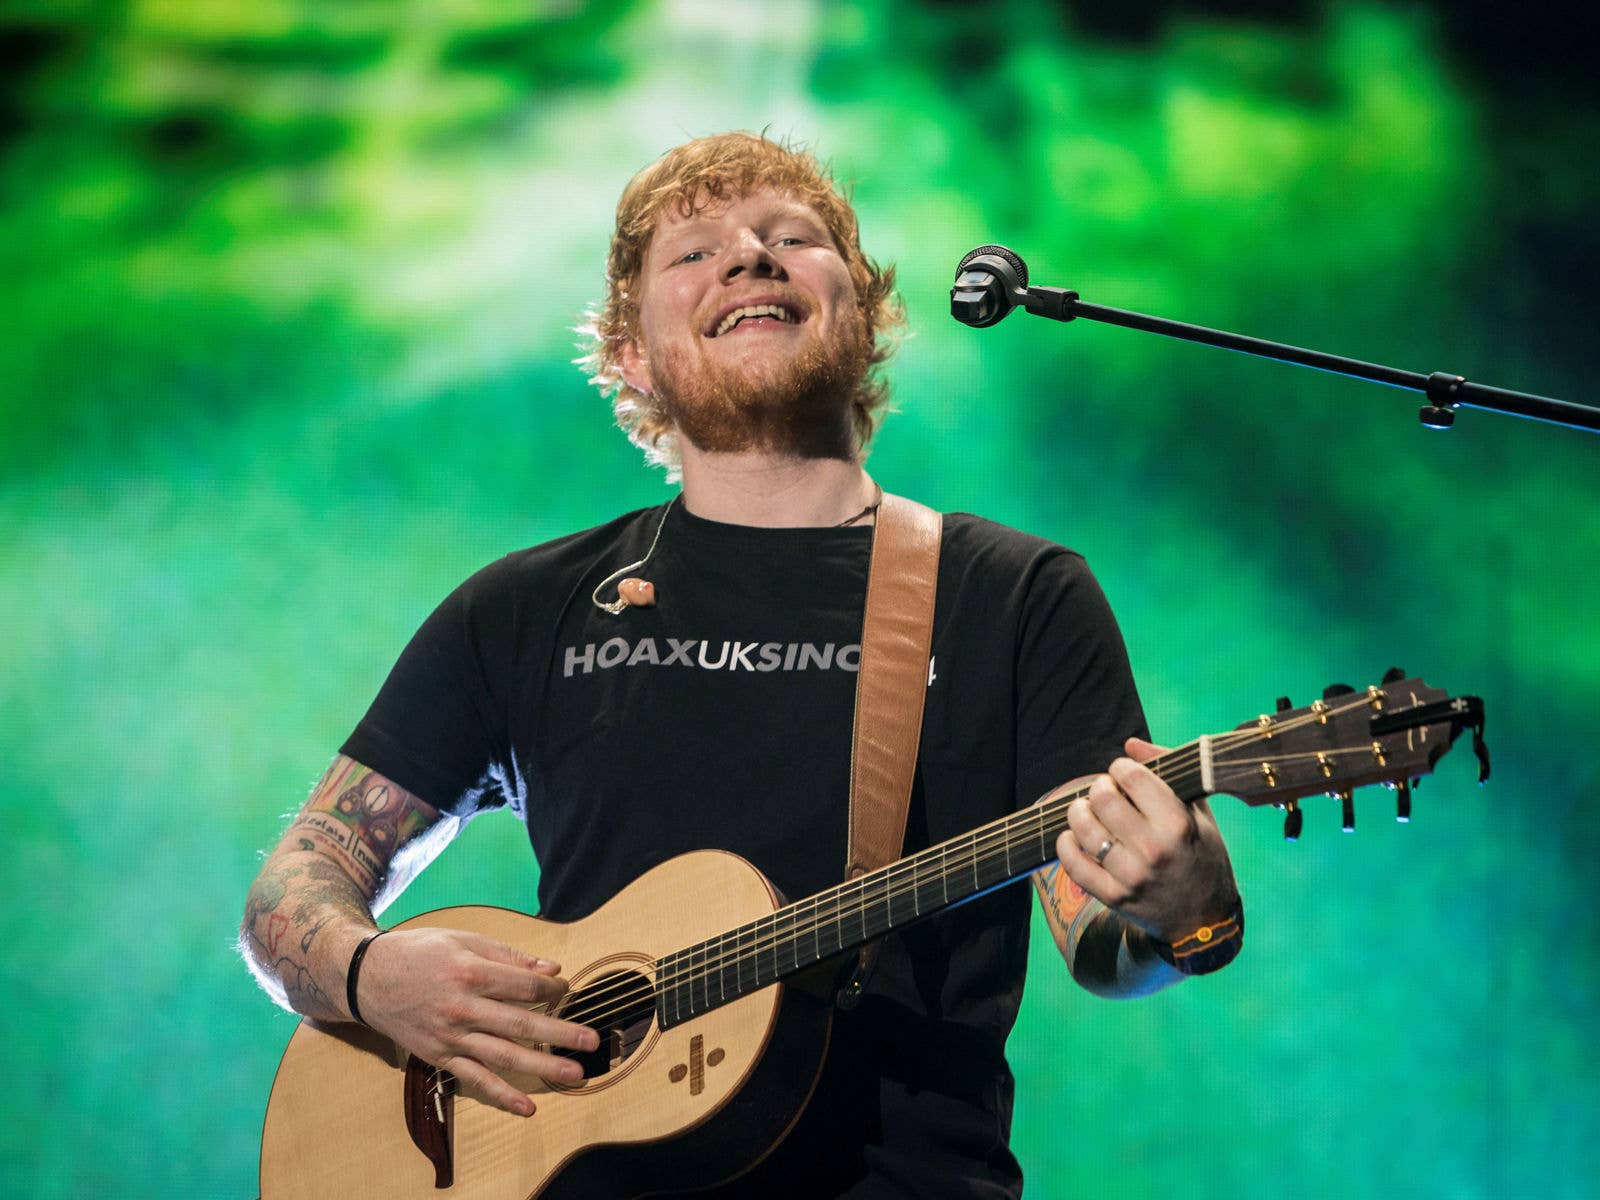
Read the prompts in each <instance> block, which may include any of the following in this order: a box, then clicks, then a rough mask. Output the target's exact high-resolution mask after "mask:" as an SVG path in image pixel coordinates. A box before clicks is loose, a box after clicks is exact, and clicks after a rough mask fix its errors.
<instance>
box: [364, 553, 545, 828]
mask: <svg viewBox="0 0 1600 1200" xmlns="http://www.w3.org/2000/svg"><path fill="white" fill-rule="evenodd" d="M498 566H499V564H496V566H492V567H488V568H485V569H484V570H483V571H480V572H478V574H476V575H474V576H473V577H472V578H471V579H469V580H467V581H466V582H465V583H464V584H462V585H461V586H460V587H458V588H457V589H456V590H455V591H454V592H452V593H451V594H450V595H449V596H448V597H446V598H445V600H444V602H443V603H442V604H440V605H439V607H438V608H436V609H434V611H433V612H432V614H430V615H429V617H428V619H427V620H426V621H424V622H423V623H422V627H421V628H420V629H418V630H417V632H416V634H415V635H414V636H413V637H412V638H411V641H410V643H409V644H408V645H407V646H406V648H405V650H404V651H403V652H402V653H401V655H400V658H399V661H397V662H396V663H395V665H394V668H393V669H392V670H391V671H390V672H389V677H388V679H387V680H385V682H384V684H383V687H382V688H381V689H380V690H379V692H378V695H377V697H376V699H374V700H373V702H372V706H371V707H370V708H369V709H368V710H367V713H366V715H365V716H364V717H362V718H361V721H360V723H359V724H358V725H357V726H356V728H355V731H354V732H353V733H351V735H350V737H349V738H348V739H347V740H346V741H345V743H344V745H343V746H342V747H341V748H340V752H341V753H343V754H345V755H347V756H349V757H350V758H353V759H355V760H356V761H357V762H359V763H362V764H364V765H365V766H368V767H371V768H372V769H373V770H374V771H377V772H378V773H379V774H381V775H386V776H388V777H389V778H390V779H392V780H394V781H395V782H396V783H397V784H399V785H400V786H401V787H403V788H405V789H406V790H407V791H409V792H411V793H412V794H414V795H416V796H418V797H420V798H421V799H423V800H425V801H427V803H429V804H431V805H433V806H434V807H435V808H437V809H439V810H440V811H441V812H444V813H446V814H448V815H450V816H458V817H470V816H472V815H473V814H474V813H477V812H479V811H482V810H485V809H490V808H499V807H501V806H502V805H504V804H506V803H507V802H508V801H510V802H512V803H513V804H514V805H515V804H516V803H517V802H518V801H519V800H520V787H519V785H518V783H517V775H516V772H515V768H514V763H513V760H512V756H511V753H510V750H509V739H508V738H507V734H506V720H505V714H506V712H507V704H506V701H505V695H504V692H505V687H506V682H505V681H506V679H507V678H508V676H509V675H510V672H511V668H512V664H513V663H514V662H515V657H516V648H515V644H514V630H515V627H516V622H515V606H514V602H513V600H512V597H511V596H510V594H509V589H508V588H506V587H505V586H504V581H503V578H502V573H501V572H500V571H499V570H497V567H498Z"/></svg>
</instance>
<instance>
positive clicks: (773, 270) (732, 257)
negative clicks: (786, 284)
mask: <svg viewBox="0 0 1600 1200" xmlns="http://www.w3.org/2000/svg"><path fill="white" fill-rule="evenodd" d="M746 273H748V274H751V275H754V276H756V277H757V278H759V279H782V278H783V266H782V264H781V263H779V262H778V259H777V257H776V256H775V255H774V254H773V253H772V250H771V249H770V248H769V247H768V246H767V244H766V243H765V242H764V241H762V240H761V239H760V238H759V237H757V236H756V234H755V231H754V230H750V229H746V230H743V231H742V232H741V233H739V235H738V236H737V237H735V238H734V239H733V240H732V241H731V242H730V243H729V245H728V251H727V261H726V262H724V263H723V266H722V278H723V282H727V281H729V280H731V279H735V278H737V277H738V276H740V275H743V274H746Z"/></svg>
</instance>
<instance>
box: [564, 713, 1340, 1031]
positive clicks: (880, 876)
mask: <svg viewBox="0 0 1600 1200" xmlns="http://www.w3.org/2000/svg"><path fill="white" fill-rule="evenodd" d="M1369 703H1370V698H1369V697H1368V696H1367V695H1365V694H1361V695H1360V699H1359V700H1357V701H1353V702H1351V703H1350V704H1347V705H1345V706H1342V707H1338V708H1329V709H1328V710H1326V712H1324V713H1320V714H1319V713H1316V712H1307V713H1306V714H1305V715H1304V716H1302V717H1299V718H1296V719H1295V720H1293V721H1282V722H1278V723H1275V724H1274V725H1273V726H1272V727H1271V730H1270V731H1268V730H1265V729H1262V728H1260V727H1251V728H1248V729H1240V730H1232V731H1229V732H1228V733H1226V734H1218V735H1214V736H1213V738H1212V743H1213V745H1214V746H1220V748H1223V749H1232V748H1235V747H1237V746H1238V745H1240V744H1242V743H1250V742H1262V741H1269V740H1271V738H1272V737H1273V736H1275V735H1276V734H1279V733H1282V732H1288V731H1291V730H1293V729H1296V728H1299V727H1300V726H1303V725H1306V724H1311V723H1315V722H1321V721H1322V720H1323V717H1324V716H1326V717H1330V718H1331V717H1334V716H1338V715H1342V714H1343V713H1346V712H1349V711H1351V710H1352V709H1356V708H1360V707H1364V706H1366V705H1368V704H1369ZM1317 753H1318V752H1317V751H1301V752H1296V753H1291V754H1283V755H1273V756H1270V758H1269V759H1259V758H1257V757H1255V756H1252V762H1256V761H1261V762H1268V761H1270V762H1273V763H1288V762H1291V761H1306V760H1310V759H1313V758H1315V757H1316V756H1317ZM1322 753H1323V754H1324V755H1327V754H1330V753H1331V754H1334V755H1349V754H1366V753H1369V750H1368V748H1367V747H1361V748H1359V749H1358V748H1347V749H1342V750H1335V751H1331V752H1330V751H1323V752H1322ZM1200 755H1201V749H1200V742H1199V741H1198V740H1197V741H1195V742H1191V743H1188V744H1186V745H1185V746H1182V747H1179V748H1178V749H1177V750H1173V751H1171V752H1169V753H1168V754H1167V755H1164V756H1162V757H1161V758H1159V759H1156V760H1152V762H1151V763H1150V764H1149V765H1150V766H1151V767H1152V768H1155V769H1156V771H1157V774H1158V775H1160V776H1161V777H1162V778H1167V777H1169V776H1175V775H1177V774H1178V773H1180V772H1182V771H1184V770H1187V769H1189V768H1190V767H1192V766H1193V765H1194V764H1195V763H1196V762H1198V761H1199V758H1200ZM1086 791H1087V788H1086V787H1085V788H1081V789H1078V790H1075V791H1073V792H1070V793H1065V794H1063V795H1061V796H1058V797H1056V798H1055V799H1054V800H1051V801H1048V802H1046V803H1043V804H1036V805H1034V806H1032V807H1031V808H1029V809H1025V810H1023V811H1022V812H1019V813H1013V814H1010V815H1009V816H1007V817H1005V818H1002V819H1001V820H1000V821H999V822H996V823H995V827H994V828H992V829H987V830H978V831H974V832H973V833H969V834H963V835H958V836H957V837H956V838H952V839H949V840H948V842H946V843H940V845H939V846H934V847H930V848H929V849H928V850H925V851H920V852H918V854H916V855H913V856H911V857H910V858H908V859H904V860H902V861H901V862H899V863H894V864H891V865H890V866H889V867H888V868H886V869H885V870H884V871H882V872H874V873H873V874H871V875H867V876H864V877H863V878H862V879H859V880H853V881H851V882H850V883H849V884H845V885H839V886H837V887H835V888H834V889H831V890H830V891H829V892H825V893H822V894H821V895H819V896H817V897H813V898H812V899H811V900H810V901H801V902H800V903H799V904H797V905H791V906H787V910H788V911H786V910H780V911H779V912H776V913H772V914H769V915H768V916H767V917H765V918H761V919H759V920H757V921H755V922H751V923H749V924H748V925H746V926H742V927H741V928H740V929H737V930H731V931H729V932H727V933H725V934H723V935H721V936H720V937H718V938H716V939H715V942H714V944H713V939H706V941H705V942H703V943H697V944H696V946H701V945H704V946H706V955H707V957H705V958H703V959H701V960H700V961H698V962H696V961H693V959H692V958H691V960H690V962H689V963H688V966H687V969H686V970H681V971H679V972H677V973H675V974H674V975H673V976H672V978H671V980H670V983H669V984H668V986H677V987H688V988H690V989H692V988H693V986H694V985H695V984H697V983H700V982H702V981H705V980H709V979H711V978H712V977H713V976H714V975H719V974H724V973H725V972H726V970H727V968H728V966H729V964H730V963H732V964H734V965H735V967H736V968H737V967H738V966H742V965H743V963H744V962H750V961H755V960H757V959H758V958H759V956H760V955H762V954H765V953H773V954H774V955H775V954H776V951H777V950H778V948H779V947H781V946H783V945H785V944H787V943H790V942H798V941H799V940H800V939H802V938H804V937H805V936H807V935H810V936H813V937H818V936H819V935H820V931H821V928H822V926H824V925H826V924H832V923H838V922H840V921H842V920H844V919H847V918H849V917H854V916H859V917H860V918H862V920H863V921H865V919H866V917H867V915H868V913H869V911H870V909H871V908H872V907H873V906H882V907H884V908H885V909H887V907H888V906H889V905H891V904H892V902H893V901H894V900H895V899H903V898H904V897H905V896H907V895H915V894H916V892H917V890H918V889H919V888H921V887H923V886H925V885H926V884H927V883H928V882H932V881H933V880H936V879H941V877H942V878H943V879H946V880H947V879H949V878H951V877H953V876H954V875H956V874H958V873H963V872H966V871H974V872H975V871H976V870H977V869H978V868H980V867H982V866H985V865H991V866H992V865H993V864H994V863H995V862H998V861H999V860H1000V859H1001V858H1006V857H1008V856H1009V854H1010V851H1011V849H1012V848H1013V847H1015V846H1017V845H1018V844H1019V843H1020V842H1022V841H1023V840H1025V839H1029V840H1031V839H1032V838H1033V837H1036V836H1042V834H1043V827H1044V825H1045V824H1046V823H1048V822H1049V821H1050V820H1051V818H1060V817H1063V816H1064V815H1065V810H1066V808H1067V807H1069V806H1070V805H1071V803H1072V802H1073V801H1074V800H1077V799H1080V798H1082V796H1083V795H1084V794H1085V793H1086ZM954 842H966V843H968V844H967V845H966V846H965V847H963V848H962V852H961V854H960V855H959V856H957V857H956V858H955V859H954V860H952V859H951V858H950V856H949V854H948V851H944V852H943V853H941V854H939V855H938V856H937V857H938V858H939V865H938V866H937V867H934V866H933V862H932V860H933V858H934V857H935V855H934V851H941V850H943V848H944V847H946V846H947V845H949V843H954ZM997 849H998V851H999V853H996V850H997ZM924 859H926V860H928V861H927V864H926V865H927V866H928V868H929V872H930V873H929V874H928V876H927V877H926V878H924V877H923V872H922V866H923V865H924V864H923V860H924ZM1031 869H1032V868H1030V870H1031ZM896 874H899V875H901V876H907V875H909V876H910V879H909V883H910V887H909V888H907V887H900V888H899V889H898V890H896V885H897V883H903V882H906V881H905V880H898V881H897V880H896V878H895V876H896ZM852 891H853V892H854V893H855V895H854V897H850V896H849V895H848V893H850V892H852ZM868 893H871V894H870V895H869V894H868ZM824 897H828V898H829V899H830V900H831V901H833V905H832V907H831V908H829V909H827V910H826V911H825V910H824V907H823V898H824ZM806 905H809V908H805V906H806ZM746 937H748V938H749V939H750V944H749V945H744V944H742V943H743V941H744V939H745V938H746ZM763 939H764V940H763ZM730 941H731V942H732V943H733V944H732V945H731V946H730V945H728V943H729V942H730ZM858 944H859V943H858ZM696 946H690V947H686V948H685V949H684V950H681V951H678V952H677V954H679V955H681V954H685V953H688V954H691V955H692V953H693V952H694V951H695V949H696ZM842 952H843V951H841V950H835V951H834V952H833V953H834V954H838V953H842ZM823 957H824V958H826V957H831V955H824V956H823ZM819 961H820V960H819ZM655 965H658V966H659V964H655ZM774 965H776V958H775V959H774ZM758 969H759V967H758ZM641 979H642V977H640V976H634V977H633V978H632V979H630V980H625V981H621V982H619V983H618V984H615V985H610V986H608V987H607V988H604V989H601V990H599V991H597V992H590V993H587V994H583V995H582V998H583V1000H584V1001H585V1006H580V1007H578V1008H575V1009H571V1010H568V1011H566V1012H562V1013H561V1016H562V1019H564V1020H570V1021H579V1022H580V1023H581V1022H582V1021H583V1020H589V1019H592V1018H593V1017H594V1016H595V1015H596V1014H597V1013H598V1012H599V1011H600V1009H599V1007H598V1003H599V1002H601V1001H606V1000H609V999H610V997H611V996H612V995H620V994H621V993H622V992H624V991H626V992H628V993H629V995H637V994H638V993H639V991H640V990H641V989H640V986H639V981H640V980H641ZM656 982H657V987H660V986H662V984H663V982H664V981H661V980H657V981H656ZM644 990H645V991H647V992H648V991H651V990H653V989H650V988H648V987H647V988H645V989H644Z"/></svg>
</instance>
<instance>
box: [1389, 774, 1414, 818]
mask: <svg viewBox="0 0 1600 1200" xmlns="http://www.w3.org/2000/svg"><path fill="white" fill-rule="evenodd" d="M1389 787H1390V788H1391V789H1392V790H1393V791H1394V819H1395V820H1396V821H1399V822H1400V824H1402V825H1408V824H1410V822H1411V783H1410V781H1409V780H1406V779H1402V780H1401V781H1400V782H1399V783H1391V784H1389Z"/></svg>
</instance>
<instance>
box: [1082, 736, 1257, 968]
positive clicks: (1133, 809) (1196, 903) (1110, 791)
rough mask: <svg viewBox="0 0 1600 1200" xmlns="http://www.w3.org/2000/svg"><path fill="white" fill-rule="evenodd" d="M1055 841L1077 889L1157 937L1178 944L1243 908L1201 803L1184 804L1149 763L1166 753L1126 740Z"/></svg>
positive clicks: (1212, 823)
mask: <svg viewBox="0 0 1600 1200" xmlns="http://www.w3.org/2000/svg"><path fill="white" fill-rule="evenodd" d="M1123 749H1124V750H1125V751H1126V752H1127V754H1128V757H1127V758H1119V759H1117V760H1116V761H1115V762H1113V763H1112V764H1111V766H1110V767H1109V768H1107V770H1106V773H1105V774H1103V775H1097V776H1095V777H1094V779H1093V782H1091V783H1090V785H1089V794H1088V796H1087V797H1085V798H1084V799H1081V800H1074V801H1073V802H1072V804H1071V805H1070V806H1069V807H1068V809H1067V818H1068V828H1067V832H1065V833H1063V834H1062V835H1061V836H1060V837H1059V838H1058V839H1057V840H1056V854H1057V855H1058V856H1059V857H1060V859H1061V866H1062V869H1064V870H1065V871H1066V872H1067V874H1068V875H1070V876H1071V877H1072V879H1073V881H1074V882H1075V883H1077V885H1078V886H1079V887H1081V888H1082V889H1083V890H1084V891H1086V892H1088V893H1089V894H1090V895H1091V896H1093V897H1095V898H1096V899H1097V900H1100V901H1101V902H1102V903H1104V904H1105V905H1107V906H1108V907H1110V908H1113V909H1115V910H1116V911H1117V912H1118V913H1120V914H1121V915H1122V916H1124V917H1126V918H1127V919H1128V920H1130V921H1132V922H1133V923H1134V924H1135V925H1137V926H1139V928H1141V929H1143V930H1144V931H1145V932H1146V933H1148V934H1150V935H1151V936H1152V937H1154V938H1157V939H1159V940H1161V941H1163V942H1168V943H1170V942H1174V941H1177V940H1179V939H1181V938H1185V937H1187V936H1189V934H1191V933H1193V932H1194V931H1195V929H1196V928H1198V927H1199V926H1201V925H1204V924H1209V923H1212V922H1215V921H1219V920H1221V919H1223V918H1224V917H1226V916H1227V915H1228V914H1229V913H1230V912H1231V911H1232V910H1233V908H1234V906H1235V905H1236V904H1237V903H1238V897H1239V892H1238V888H1237V886H1236V885H1235V883H1234V878H1233V867H1232V866H1231V865H1230V864H1229V862H1228V848H1227V846H1225V845H1224V844H1223V841H1222V833H1221V831H1220V830H1219V829H1218V828H1217V822H1216V819H1215V818H1214V817H1213V816H1212V815H1211V807H1210V805H1208V804H1207V803H1206V801H1205V800H1204V799H1200V800H1196V801H1194V802H1193V803H1192V804H1186V803H1184V801H1182V800H1180V799H1178V797H1177V795H1176V794H1175V793H1174V792H1173V790H1172V789H1171V788H1170V787H1168V786H1167V785H1166V783H1165V782H1163V781H1162V780H1161V779H1160V778H1158V777H1157V776H1156V774H1155V773H1154V772H1152V771H1151V770H1150V769H1149V768H1148V767H1145V766H1144V765H1142V764H1144V763H1146V762H1148V761H1150V760H1151V759H1152V758H1155V757H1156V756H1157V755H1160V754H1164V753H1166V751H1165V749H1164V748H1163V747H1160V746H1156V745H1153V744H1152V743H1150V742H1146V741H1143V740H1141V739H1139V738H1129V739H1128V740H1127V742H1126V743H1125V744H1124V746H1123Z"/></svg>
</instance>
